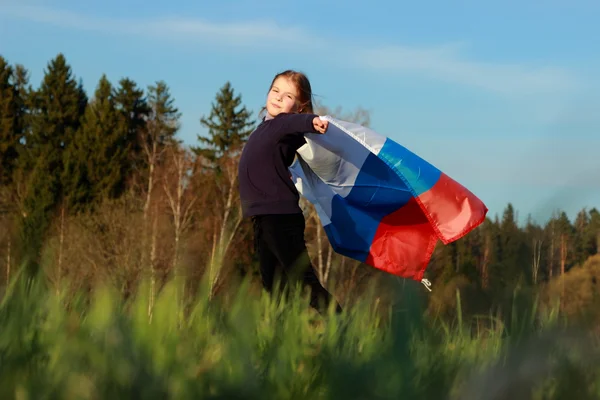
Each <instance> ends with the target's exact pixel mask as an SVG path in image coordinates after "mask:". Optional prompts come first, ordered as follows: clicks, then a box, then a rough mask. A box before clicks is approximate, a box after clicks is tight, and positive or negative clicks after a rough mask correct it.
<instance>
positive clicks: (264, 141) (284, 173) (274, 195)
mask: <svg viewBox="0 0 600 400" xmlns="http://www.w3.org/2000/svg"><path fill="white" fill-rule="evenodd" d="M315 117H316V115H315V114H279V115H277V116H276V117H275V118H273V119H269V120H264V121H263V122H262V123H261V124H260V125H259V126H258V127H257V128H256V130H255V131H254V132H252V134H251V135H250V137H249V138H248V141H247V142H246V145H245V146H244V150H243V151H242V156H241V159H240V164H239V167H238V179H239V190H240V198H241V202H242V212H243V215H244V217H251V216H255V215H264V214H294V213H301V212H302V211H301V210H300V206H299V204H298V201H299V200H300V195H299V194H298V190H296V187H295V186H294V183H293V182H292V179H291V178H290V172H289V169H288V168H289V166H290V165H291V164H292V162H293V161H294V156H295V155H296V150H297V149H298V148H299V147H301V146H302V145H303V144H305V143H306V140H305V139H304V134H305V133H311V132H312V133H316V130H315V129H314V127H313V123H312V121H313V119H314V118H315Z"/></svg>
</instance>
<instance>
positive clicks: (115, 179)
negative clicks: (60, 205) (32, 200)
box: [63, 75, 129, 210]
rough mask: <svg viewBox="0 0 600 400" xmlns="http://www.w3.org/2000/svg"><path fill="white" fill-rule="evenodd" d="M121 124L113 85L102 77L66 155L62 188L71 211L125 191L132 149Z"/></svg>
mask: <svg viewBox="0 0 600 400" xmlns="http://www.w3.org/2000/svg"><path fill="white" fill-rule="evenodd" d="M118 124H119V119H118V115H117V111H116V108H115V101H114V98H113V91H112V85H111V84H110V82H109V81H108V79H107V78H106V76H104V75H103V76H102V78H101V79H100V81H99V83H98V86H97V88H96V92H95V95H94V99H93V101H92V102H90V104H88V106H87V109H86V111H85V114H84V116H83V119H82V125H81V127H80V129H79V130H78V131H77V135H76V139H75V140H74V141H73V142H72V143H71V145H70V146H69V148H68V149H67V151H66V152H65V157H64V160H65V168H64V172H63V189H64V193H65V198H66V199H67V203H68V207H69V208H72V209H75V210H82V209H85V208H87V207H88V206H89V205H93V204H94V203H96V202H98V201H100V200H101V199H103V198H116V197H118V196H119V195H120V194H121V193H122V192H123V190H124V188H125V176H124V174H125V172H126V170H127V166H128V163H127V157H128V150H129V148H128V146H127V144H126V143H123V137H122V135H121V132H120V131H119V130H118Z"/></svg>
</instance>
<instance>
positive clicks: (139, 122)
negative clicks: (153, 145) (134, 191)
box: [114, 78, 151, 177]
mask: <svg viewBox="0 0 600 400" xmlns="http://www.w3.org/2000/svg"><path fill="white" fill-rule="evenodd" d="M114 101H115V107H116V111H117V115H118V119H119V125H118V128H117V129H118V131H119V134H120V135H121V141H122V143H124V145H126V146H127V147H128V149H129V158H128V159H129V165H128V167H127V170H126V171H125V172H124V173H125V176H127V177H131V174H132V173H133V172H134V171H137V172H138V173H139V174H141V175H143V174H144V173H145V170H146V168H147V165H146V162H145V156H144V146H143V143H142V139H143V137H144V136H143V132H145V131H146V119H147V118H148V116H149V115H150V111H151V110H150V107H149V105H148V102H147V101H146V98H145V97H144V90H143V89H140V88H139V87H138V86H137V84H136V83H135V82H134V81H133V80H131V79H129V78H123V79H121V80H120V81H119V87H118V89H117V90H116V91H115V93H114Z"/></svg>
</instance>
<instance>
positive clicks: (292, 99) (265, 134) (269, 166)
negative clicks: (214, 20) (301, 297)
mask: <svg viewBox="0 0 600 400" xmlns="http://www.w3.org/2000/svg"><path fill="white" fill-rule="evenodd" d="M263 111H266V116H265V117H264V119H263V121H262V122H261V124H260V125H259V126H258V127H257V128H256V130H255V131H254V132H253V133H252V134H251V135H250V137H249V139H248V141H247V143H246V145H245V146H244V150H243V152H242V156H241V159H240V164H239V170H238V174H239V190H240V197H241V202H242V212H243V215H244V217H251V218H252V221H253V225H254V241H255V246H256V250H257V251H258V254H259V261H260V273H261V277H262V282H263V286H264V287H265V289H266V290H267V291H269V292H270V293H272V291H273V285H274V278H275V276H276V275H277V276H278V277H280V278H281V283H282V284H284V283H285V282H286V281H288V282H289V281H294V280H296V279H298V278H299V279H301V280H302V282H303V283H304V284H305V285H306V286H308V287H309V288H310V289H311V302H310V304H311V306H313V307H314V308H315V309H317V310H318V311H320V312H321V313H322V312H323V311H324V310H325V307H327V306H328V305H329V303H330V302H331V299H332V296H331V295H330V294H329V293H328V292H327V290H325V288H323V286H322V285H321V283H320V282H319V280H318V278H317V276H316V274H315V271H314V269H313V267H312V265H311V262H310V259H309V257H308V252H307V249H306V244H305V241H304V229H305V222H304V216H303V214H302V210H301V209H300V206H299V204H298V202H299V200H300V196H299V194H298V191H297V190H296V187H295V186H294V183H293V182H292V179H291V177H290V172H289V170H288V168H289V166H290V165H291V164H292V162H293V161H294V157H295V155H296V150H297V149H298V148H299V147H301V146H302V145H303V144H305V143H306V141H305V139H304V134H305V133H325V132H326V131H327V126H328V125H327V121H322V120H321V119H320V118H319V117H318V116H317V115H316V114H314V112H313V105H312V90H311V87H310V82H309V81H308V79H307V77H306V76H305V75H304V74H302V73H300V72H296V71H291V70H288V71H284V72H281V73H279V74H277V75H276V76H275V78H274V79H273V81H272V82H271V87H270V89H269V92H268V94H267V102H266V106H265V108H264V109H263ZM337 311H340V307H339V305H337Z"/></svg>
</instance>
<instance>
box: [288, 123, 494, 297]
mask: <svg viewBox="0 0 600 400" xmlns="http://www.w3.org/2000/svg"><path fill="white" fill-rule="evenodd" d="M321 118H322V119H323V120H327V121H329V128H328V130H327V132H326V133H325V134H324V135H320V134H306V135H305V137H306V142H307V143H306V144H305V145H304V146H302V147H301V148H300V149H298V155H299V157H297V158H296V160H295V161H294V163H293V164H292V165H291V167H290V172H291V174H292V179H293V180H294V183H295V185H296V188H297V189H298V191H299V192H300V194H301V195H302V196H303V197H305V198H306V199H307V200H308V201H310V202H311V203H312V204H313V205H314V206H315V208H316V210H317V213H318V216H319V219H320V220H321V223H322V224H323V227H324V230H325V232H326V234H327V237H328V239H329V241H330V243H331V245H332V247H333V249H334V250H335V251H336V252H337V253H339V254H342V255H344V256H347V257H350V258H353V259H356V260H359V261H361V262H363V263H365V264H367V265H370V266H372V267H375V268H378V269H380V270H383V271H386V272H388V273H391V274H393V275H397V276H400V277H403V278H409V279H414V280H416V281H424V280H423V275H424V272H425V269H426V268H427V265H428V264H429V261H430V259H431V255H432V253H433V250H434V248H435V245H436V244H437V242H438V240H441V241H442V242H443V243H444V244H448V243H451V242H453V241H455V240H457V239H459V238H461V237H463V236H464V235H466V234H467V233H469V232H470V231H472V230H473V229H474V228H476V227H477V226H478V225H480V224H481V223H482V222H483V221H484V219H485V216H486V214H487V211H488V209H487V207H486V206H485V204H484V203H483V202H482V201H481V200H480V199H479V198H477V197H476V196H475V195H474V194H473V193H471V192H470V191H469V190H467V189H466V188H465V187H463V186H462V185H460V184H459V183H458V182H456V181H455V180H453V179H452V178H450V177H449V176H448V175H446V174H444V173H443V172H441V171H440V170H439V169H437V168H436V167H434V166H433V165H431V164H430V163H428V162H427V161H425V160H423V159H422V158H420V157H418V156H417V155H415V154H414V153H412V152H410V151H409V150H408V149H406V148H405V147H403V146H401V145H399V144H398V143H396V142H394V141H393V140H391V139H389V138H387V137H385V136H382V135H380V134H378V133H376V132H374V131H372V130H371V129H369V128H366V127H363V126H361V125H357V124H354V123H350V122H346V121H341V120H337V119H335V118H332V117H330V116H325V117H321ZM427 285H428V283H426V286H427Z"/></svg>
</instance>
